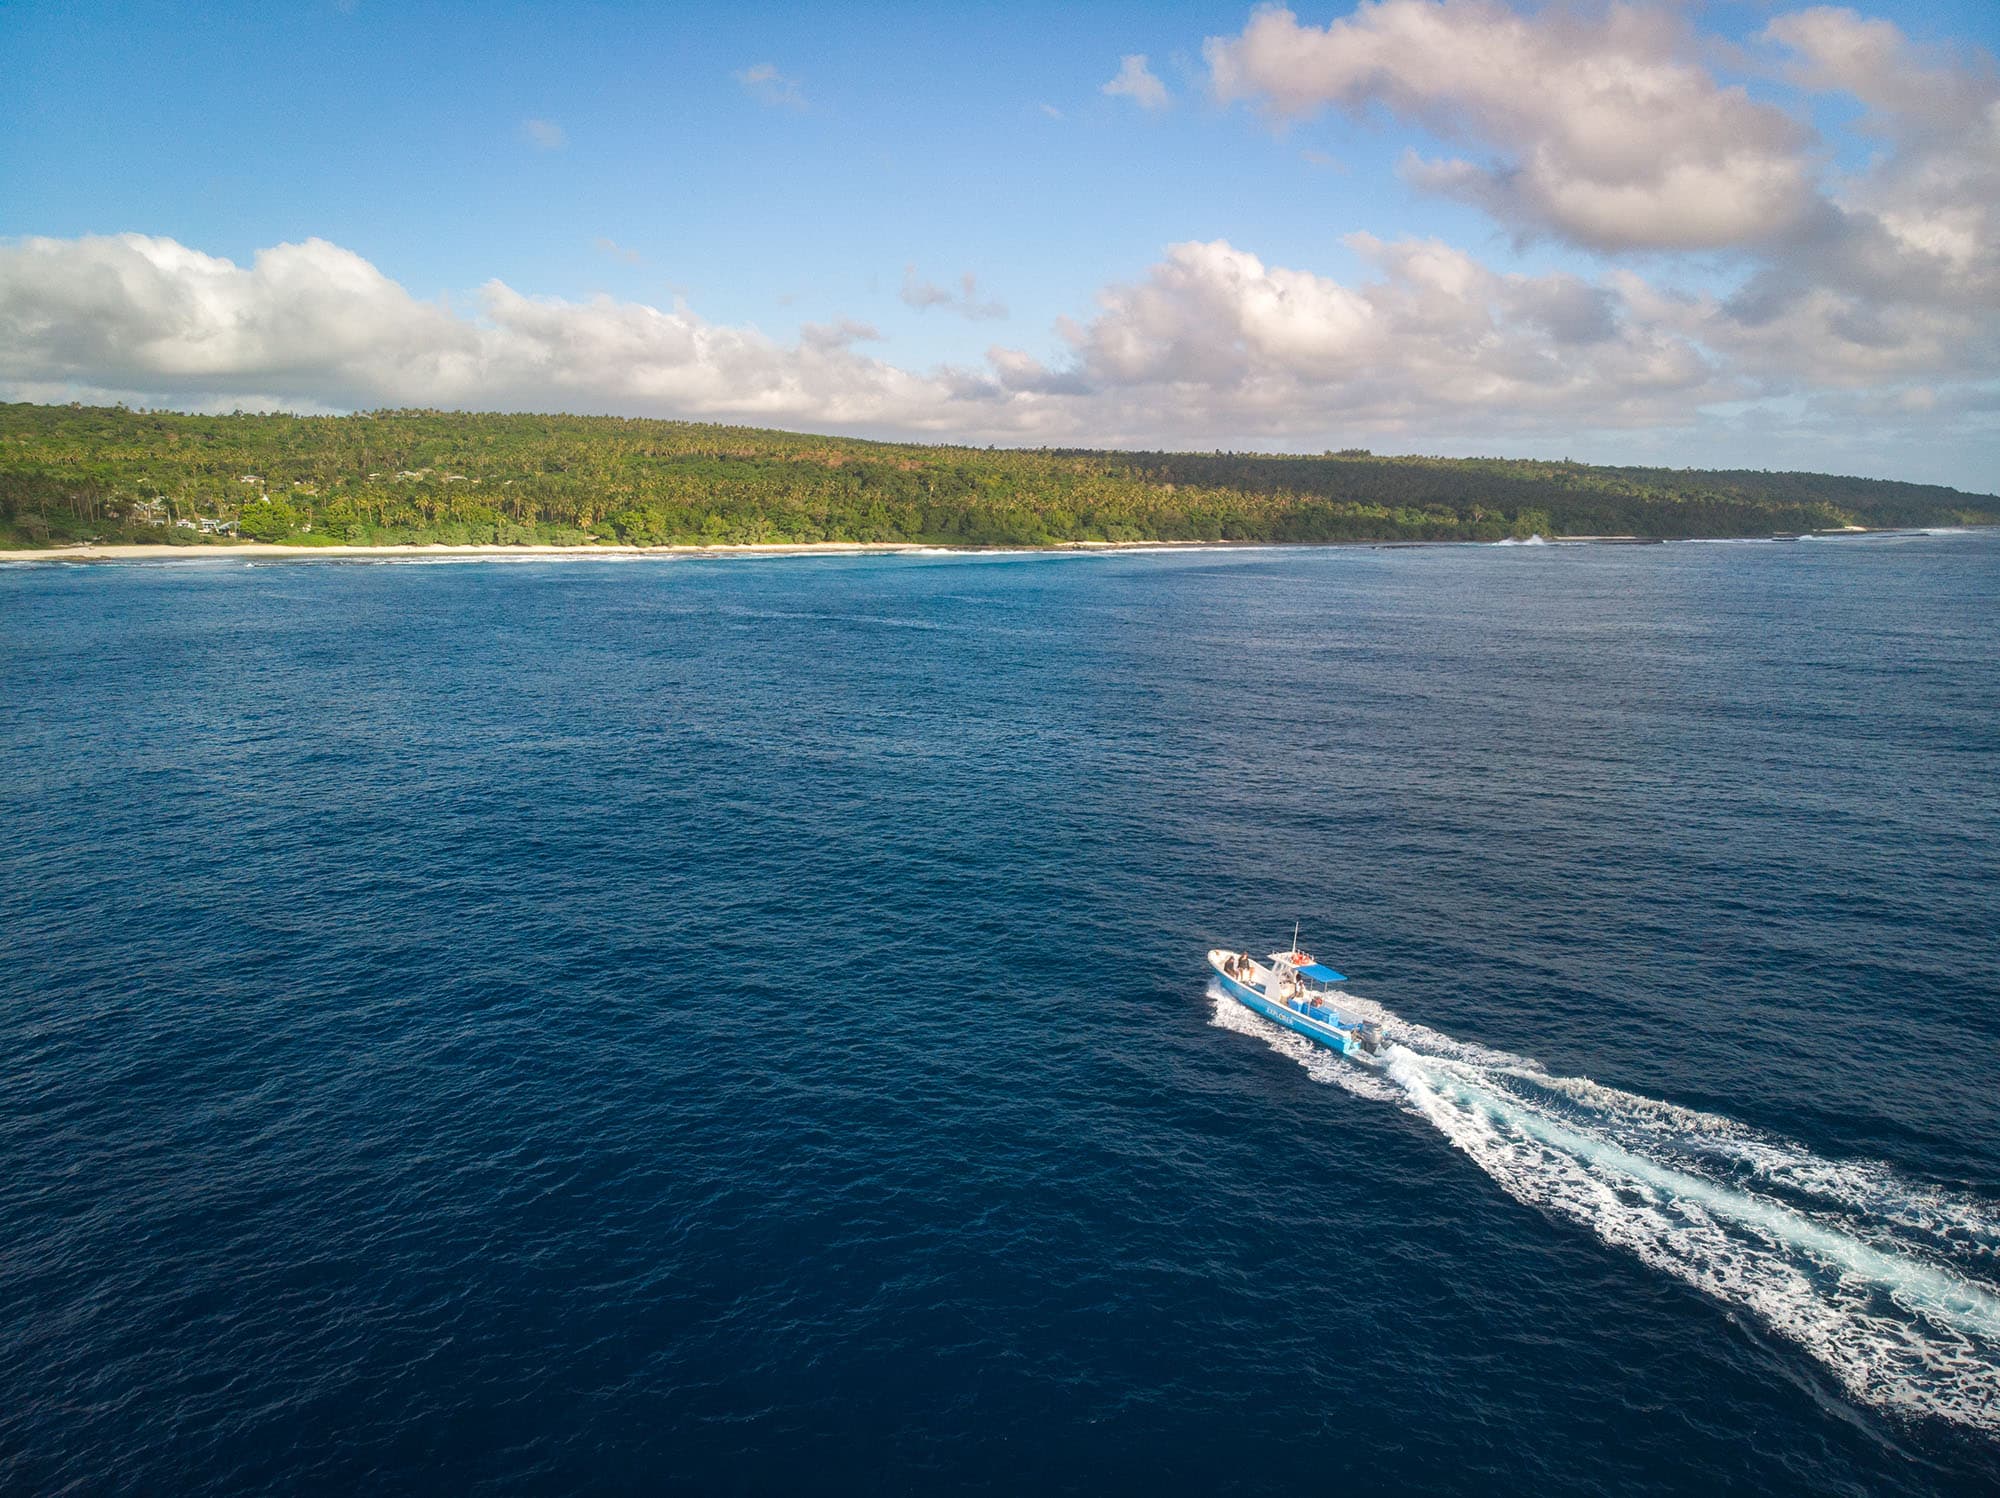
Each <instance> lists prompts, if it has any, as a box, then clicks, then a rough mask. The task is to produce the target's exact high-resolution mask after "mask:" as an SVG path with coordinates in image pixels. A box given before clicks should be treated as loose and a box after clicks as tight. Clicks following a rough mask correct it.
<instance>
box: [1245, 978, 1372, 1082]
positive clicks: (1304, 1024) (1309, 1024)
mask: <svg viewBox="0 0 2000 1498" xmlns="http://www.w3.org/2000/svg"><path fill="white" fill-rule="evenodd" d="M1209 967H1210V969H1211V970H1212V971H1213V972H1214V973H1215V977H1216V981H1217V982H1219V983H1220V984H1221V985H1222V991H1223V992H1224V993H1226V994H1228V995H1229V997H1230V998H1232V999H1234V1000H1235V1001H1236V1002H1237V1003H1239V1004H1241V1005H1242V1006H1243V1007H1244V1008H1245V1009H1248V1010H1250V1011H1251V1012H1252V1013H1253V1014H1259V1015H1262V1016H1263V1017H1264V1018H1265V1019H1267V1020H1269V1021H1270V1022H1271V1023H1272V1024H1274V1025H1283V1026H1284V1027H1285V1028H1286V1029H1287V1030H1290V1031H1292V1032H1293V1033H1294V1034H1297V1035H1303V1036H1305V1038H1306V1039H1307V1040H1310V1041H1314V1042H1316V1043H1317V1044H1319V1045H1323V1046H1325V1047H1326V1048H1327V1049H1328V1050H1330V1051H1337V1052H1339V1053H1340V1054H1341V1055H1343V1056H1347V1057H1351V1058H1352V1059H1354V1060H1356V1061H1372V1060H1373V1059H1374V1058H1373V1057H1371V1056H1369V1055H1368V1053H1367V1052H1365V1051H1364V1050H1362V1049H1361V1046H1360V1043H1359V1042H1358V1041H1356V1039H1355V1038H1354V1036H1353V1035H1352V1034H1351V1033H1350V1032H1349V1031H1346V1030H1343V1029H1341V1028H1340V1027H1339V1026H1337V1025H1330V1024H1327V1023H1326V1022H1325V1021H1323V1020H1316V1019H1314V1018H1312V1017H1311V1016H1310V1015H1305V1014H1301V1013H1299V1012H1298V1010H1296V1009H1292V1008H1290V1007H1288V1006H1287V1005H1285V1004H1282V1003H1280V1002H1279V1001H1278V1000H1276V999H1272V998H1267V997H1265V995H1264V994H1262V993H1260V992H1259V991H1258V990H1257V989H1254V988H1252V987H1251V986H1250V985H1249V984H1247V983H1242V982H1239V981H1237V980H1236V979H1235V978H1232V977H1230V976H1229V974H1227V973H1225V972H1224V971H1223V970H1222V968H1221V967H1220V966H1219V965H1218V964H1216V963H1210V964H1209Z"/></svg>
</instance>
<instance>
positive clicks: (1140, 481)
mask: <svg viewBox="0 0 2000 1498" xmlns="http://www.w3.org/2000/svg"><path fill="white" fill-rule="evenodd" d="M1996 523H2000V499H1995V498H1994V497H1992V496H1990V495H1973V494H1964V493H1960V492H1959V491H1957V490H1954V489H1944V488H1939V487H1935V486H1931V485H1921V484H1900V483H1888V482H1883V481H1880V480H1871V479H1850V478H1832V477H1827V476H1824V475H1819V474H1804V473H1761V472H1699V471H1694V470H1676V469H1648V468H1596V467H1590V466H1588V465H1585V464H1580V463H1568V462H1537V461H1519V460H1503V459H1490V458H1470V459H1445V458H1421V457H1408V458H1390V457H1376V456H1373V455H1372V454H1369V453H1366V452H1359V451H1346V452H1339V453H1327V454H1325V455H1322V456H1318V457H1271V456H1266V455H1261V454H1252V453H1164V452H1162V453H1144V452H1088V451H1052V450H1033V451H1029V450H1016V449H992V448H967V447H928V446H919V445H909V444H896V443H879V442H862V441H857V440H854V439H849V438H837V437H815V436H807V435H801V434H798V433H792V432H776V431H762V430H757V429H754V428H746V427H724V426H707V425H701V424H697V423H689V422H674V421H639V420H624V419H620V418H615V417H585V416H497V415H464V414H457V413H452V412H444V411H382V412H373V413H367V414H361V415H353V416H284V415H241V414H238V415H229V416H187V415H179V414H173V413H166V412H140V411H129V410H125V409H123V408H102V407H76V406H33V405H0V544H5V545H11V546H24V545H25V546H38V545H55V544H60V543H62V542H66V541H74V540H81V539H85V538H94V539H97V540H101V541H159V542H162V543H163V544H181V545H196V544H203V543H204V542H208V543H210V544H213V543H214V542H215V541H217V540H219V539H223V538H224V537H226V534H227V533H228V532H229V531H230V530H231V529H234V530H235V531H237V532H238V533H240V534H241V535H243V536H244V537H246V538H256V539H261V540H271V541H296V542H298V543H300V544H307V545H310V544H327V543H333V542H396V541H416V542H440V541H441V542H450V543H456V544H470V543H476V542H499V543H527V542H544V543H556V544H574V545H590V544H605V543H624V544H662V543H671V542H689V543H716V542H756V541H763V542H785V541H791V542H806V541H925V542H935V543H942V544H958V545H1022V544H1027V545H1034V544H1045V543H1051V542H1058V541H1072V540H1078V541H1140V540H1244V541H1253V540H1254V541H1331V540H1497V539H1500V538H1503V537H1507V536H1527V535H1530V534H1533V533H1541V534H1545V535H1546V534H1566V535H1579V534H1587V535H1646V536H1695V535H1705V536H1728V535H1759V534H1767V533H1772V532H1785V531H1793V532H1797V531H1806V530H1823V529H1832V528H1836V527H1839V526H1845V525H1866V526H1917V525H1959V524H1996ZM217 532H220V533H222V534H221V535H217V534H214V533H217Z"/></svg>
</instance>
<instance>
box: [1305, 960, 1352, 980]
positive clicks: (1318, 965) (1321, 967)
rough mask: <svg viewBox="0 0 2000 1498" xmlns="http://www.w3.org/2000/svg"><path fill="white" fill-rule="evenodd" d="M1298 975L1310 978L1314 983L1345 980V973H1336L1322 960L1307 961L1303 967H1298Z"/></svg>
mask: <svg viewBox="0 0 2000 1498" xmlns="http://www.w3.org/2000/svg"><path fill="white" fill-rule="evenodd" d="M1299 976H1300V977H1301V978H1310V979H1312V980H1313V982H1315V983H1345V982H1346V981H1347V974H1345V973H1336V972H1335V971H1334V970H1333V969H1332V968H1330V967H1328V966H1327V965H1326V964H1325V963H1324V962H1308V963H1307V964H1306V965H1305V966H1304V967H1302V968H1300V969H1299Z"/></svg>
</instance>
